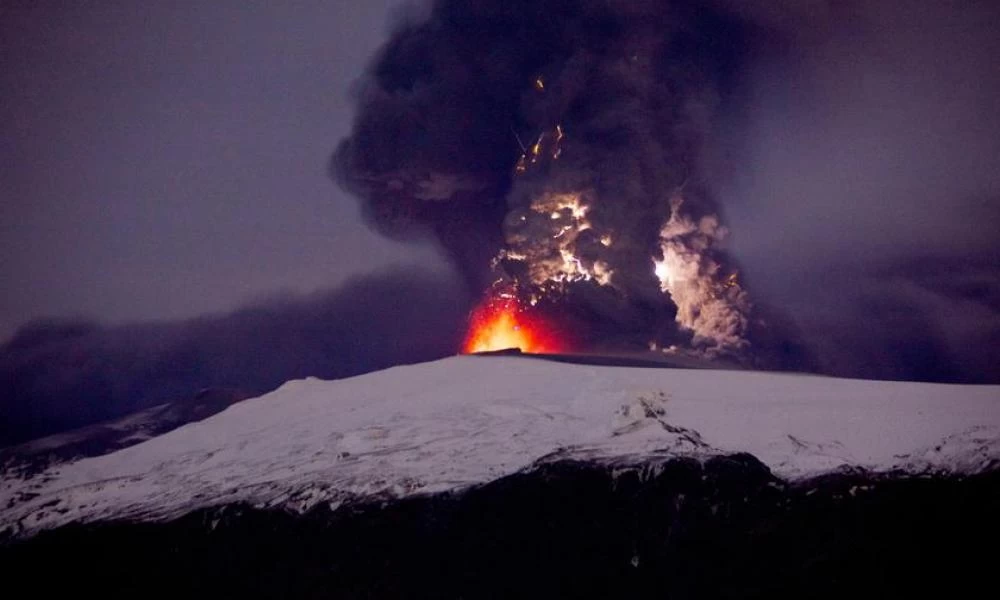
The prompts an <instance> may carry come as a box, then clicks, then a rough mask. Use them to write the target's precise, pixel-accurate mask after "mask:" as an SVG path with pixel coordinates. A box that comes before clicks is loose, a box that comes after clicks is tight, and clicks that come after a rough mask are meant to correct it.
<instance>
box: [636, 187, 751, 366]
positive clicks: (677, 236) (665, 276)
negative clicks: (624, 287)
mask: <svg viewBox="0 0 1000 600" xmlns="http://www.w3.org/2000/svg"><path fill="white" fill-rule="evenodd" d="M683 204H684V200H683V198H681V197H680V196H676V197H674V198H673V199H672V200H671V202H670V219H669V220H668V221H667V222H666V224H664V226H663V229H662V230H660V248H661V250H662V253H663V256H662V258H659V259H653V265H654V267H653V272H654V273H655V275H656V278H657V279H658V280H659V281H660V289H661V290H663V291H664V292H666V293H667V294H669V295H670V298H671V299H672V300H673V302H674V304H676V305H677V323H678V324H680V326H681V327H684V328H686V329H689V330H691V331H693V332H694V340H693V341H694V344H695V345H696V346H699V347H705V348H706V349H707V350H708V351H709V352H710V353H712V352H718V351H729V352H738V351H740V350H742V349H743V348H744V347H745V346H746V345H747V341H746V338H745V336H746V332H747V327H748V324H749V323H748V319H747V313H748V312H749V308H750V306H749V302H748V300H747V294H746V292H745V291H743V288H741V287H740V284H739V281H738V279H737V275H736V273H735V272H733V273H729V274H726V273H725V272H724V271H723V268H722V265H720V264H719V263H718V262H716V261H715V260H714V259H713V258H712V256H711V251H712V249H713V247H714V246H715V245H716V244H718V243H719V242H721V241H723V240H724V239H725V237H726V235H727V233H728V231H727V230H726V228H725V227H722V226H721V225H719V219H718V217H716V216H715V215H707V216H704V217H702V218H701V219H700V220H699V221H698V222H697V223H696V222H694V221H693V220H692V219H691V218H690V217H687V216H685V215H683V214H682V213H681V212H680V209H681V207H682V206H683Z"/></svg>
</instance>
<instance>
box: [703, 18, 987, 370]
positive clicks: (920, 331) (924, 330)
mask: <svg viewBox="0 0 1000 600" xmlns="http://www.w3.org/2000/svg"><path fill="white" fill-rule="evenodd" d="M832 6H833V7H834V9H831V10H829V11H827V12H826V15H825V17H824V19H823V20H822V23H823V25H822V27H820V28H815V29H812V30H809V32H808V35H804V36H801V37H800V38H799V39H798V40H797V41H796V43H795V44H794V45H792V46H791V47H789V48H786V52H785V53H784V54H783V55H780V56H778V55H775V54H770V55H768V56H766V57H762V58H763V59H762V60H757V61H755V62H753V63H752V64H751V65H750V69H749V70H748V71H747V73H746V77H745V82H746V84H745V88H744V93H743V98H742V99H741V100H740V101H739V102H738V103H735V104H734V105H733V106H732V107H731V109H732V110H731V111H730V112H729V114H728V115H727V119H726V120H724V121H723V122H724V123H725V124H726V127H724V128H720V129H718V130H717V131H716V136H715V139H714V140H713V142H712V147H713V149H714V151H715V153H716V154H715V159H717V160H718V162H717V167H718V169H717V171H716V172H715V175H714V179H715V181H716V182H717V191H718V198H719V200H720V202H721V203H723V204H724V205H725V207H726V209H727V211H726V214H727V217H728V219H729V222H730V224H731V226H732V230H733V232H734V252H735V254H736V255H737V256H738V257H739V258H740V260H741V262H742V264H743V266H744V267H745V273H746V275H747V281H748V282H749V283H750V284H751V285H752V291H753V298H754V299H755V300H757V301H762V300H764V301H768V302H770V303H773V304H775V305H777V306H781V307H782V308H783V309H784V310H786V311H788V313H789V314H790V315H791V317H792V318H793V319H794V320H795V321H796V322H798V323H799V324H800V325H801V330H802V332H803V334H804V335H805V336H806V338H807V342H808V343H809V345H810V346H811V347H813V348H814V349H815V350H816V354H817V356H818V358H819V359H820V361H821V363H822V365H823V368H824V370H826V371H827V372H831V373H835V374H839V375H848V376H858V377H882V378H897V379H919V380H938V381H969V382H971V381H976V382H984V381H991V382H1000V373H998V372H997V369H996V367H995V366H993V363H995V361H993V360H992V359H991V358H990V357H991V356H995V355H996V354H997V352H998V351H1000V340H998V335H997V323H998V321H1000V308H998V306H997V303H996V294H997V289H998V287H1000V266H998V265H1000V235H998V233H997V232H998V231H1000V170H998V169H997V165H998V164H1000V162H998V161H1000V112H998V111H996V109H995V106H996V100H997V98H1000V71H998V70H997V65H998V64H1000V37H998V36H997V31H1000V5H998V4H997V3H995V2H988V1H979V0H972V1H969V2H949V1H946V0H917V1H909V2H904V1H895V0H893V1H886V2H845V3H838V4H836V5H832Z"/></svg>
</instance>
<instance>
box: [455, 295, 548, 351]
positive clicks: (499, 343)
mask: <svg viewBox="0 0 1000 600" xmlns="http://www.w3.org/2000/svg"><path fill="white" fill-rule="evenodd" d="M564 346H565V344H563V343H561V342H560V340H559V339H558V338H557V336H556V335H555V333H554V332H553V331H552V328H551V327H550V326H549V325H548V324H547V323H546V322H544V321H543V320H542V319H540V318H539V317H537V316H535V315H532V314H529V312H528V311H527V310H525V308H524V307H522V306H521V303H520V302H519V301H518V299H517V298H516V297H514V296H510V297H506V295H505V296H504V297H488V298H486V299H485V300H484V301H483V303H482V304H480V305H479V306H478V307H476V309H475V310H473V311H472V314H471V315H470V317H469V331H468V333H467V334H466V337H465V342H464V343H463V344H462V353H464V354H472V353H475V352H492V351H495V350H507V349H511V348H517V349H518V350H520V351H521V352H526V353H529V354H539V353H545V352H560V351H562V350H564Z"/></svg>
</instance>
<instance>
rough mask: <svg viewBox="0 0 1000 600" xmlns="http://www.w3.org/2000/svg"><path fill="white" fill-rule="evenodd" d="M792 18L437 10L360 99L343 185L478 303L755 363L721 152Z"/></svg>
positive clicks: (570, 5) (522, 8)
mask: <svg viewBox="0 0 1000 600" xmlns="http://www.w3.org/2000/svg"><path fill="white" fill-rule="evenodd" d="M807 5H808V6H807V8H810V9H815V8H816V7H818V6H821V5H819V4H808V3H807ZM800 6H801V5H800ZM794 7H795V5H794V4H793V3H784V2H781V3H776V4H773V5H772V6H771V7H770V8H769V9H767V10H762V9H748V8H746V7H744V6H743V5H742V3H736V2H723V1H682V0H677V1H667V2H665V1H659V0H647V1H642V0H640V1H634V2H607V1H605V0H573V1H567V0H511V1H504V2H498V1H488V0H471V1H466V0H463V1H453V0H439V1H437V2H434V3H433V4H432V5H430V6H429V7H428V10H427V11H424V12H423V13H422V14H421V16H420V17H419V18H411V19H409V20H406V21H404V22H402V23H401V24H399V26H398V27H397V29H396V31H395V34H394V35H393V36H392V38H391V39H390V41H389V42H388V43H387V45H386V46H385V47H384V48H383V49H382V51H381V52H380V54H379V55H378V56H377V57H376V58H375V60H374V62H373V63H372V65H371V67H370V69H369V71H368V73H367V74H366V75H365V76H364V77H363V78H362V79H361V81H360V82H359V83H358V86H357V89H356V98H357V104H358V113H357V117H356V121H355V123H354V128H353V131H352V133H351V135H350V137H349V138H347V139H345V140H344V141H343V142H342V143H341V144H340V146H339V147H338V148H337V151H336V152H335V155H334V159H333V171H334V174H335V177H336V178H337V179H338V180H339V182H340V183H341V184H342V185H343V186H344V187H345V188H346V189H348V190H350V191H351V192H353V193H354V194H355V195H356V196H358V197H359V198H360V199H361V205H362V208H363V211H364V213H365V214H366V215H367V217H368V218H369V219H370V221H371V222H372V223H373V225H374V226H375V227H376V228H377V229H378V230H380V231H382V232H383V233H386V234H387V235H390V236H394V237H407V236H418V235H422V234H423V233H424V232H427V231H429V232H431V233H432V234H433V235H435V236H436V237H437V238H438V239H439V240H440V242H441V244H442V245H443V246H444V248H445V249H446V250H447V251H448V252H449V254H450V256H451V258H452V261H453V262H454V264H455V265H456V266H457V267H458V268H459V269H460V270H461V272H462V273H463V275H464V277H465V280H466V281H467V284H468V285H469V287H470V289H471V290H484V289H492V290H493V291H494V292H496V291H497V290H502V293H506V294H515V295H517V296H518V297H520V298H521V299H522V300H523V301H525V302H527V303H530V304H531V305H537V306H538V307H539V310H549V311H552V312H553V313H556V312H558V313H561V314H566V315H573V316H574V318H576V319H577V320H578V322H580V323H583V324H584V325H583V329H584V330H586V329H588V328H590V329H592V330H593V331H605V334H607V335H606V339H610V338H615V337H616V336H617V337H618V338H624V339H623V340H622V341H623V342H625V343H627V344H631V345H642V346H645V345H646V344H648V343H653V344H655V345H663V346H669V345H674V344H681V345H684V346H688V347H693V348H696V349H699V350H700V351H702V352H704V353H706V354H707V355H710V356H713V355H720V354H726V355H731V356H741V355H744V354H746V352H747V350H748V347H749V337H750V334H751V329H752V317H751V303H750V300H749V297H748V295H747V293H746V292H745V291H744V290H743V288H742V284H741V282H740V280H739V275H738V269H737V267H736V265H735V264H734V263H733V261H732V260H731V259H730V258H729V257H728V256H727V254H726V252H725V242H726V238H727V234H728V230H727V229H726V228H725V227H724V226H723V225H722V217H721V213H720V209H719V207H718V206H717V204H716V202H715V200H714V199H713V196H712V192H711V186H710V185H709V182H708V181H707V180H706V170H705V167H704V161H705V153H706V149H705V143H706V139H707V138H708V137H709V136H710V134H711V132H712V128H713V127H714V124H715V116H716V114H717V113H718V112H719V109H720V107H721V106H723V105H724V104H725V103H726V102H727V101H729V99H730V98H731V96H732V95H733V94H734V93H735V92H736V91H737V90H738V88H739V85H740V74H741V72H742V71H741V69H742V65H743V63H744V62H745V61H746V60H747V57H748V56H749V55H750V54H751V50H752V49H753V48H755V47H757V46H758V45H759V43H760V40H765V39H766V40H770V41H771V42H774V41H775V40H779V41H780V39H782V37H783V36H787V35H788V31H789V30H791V29H793V28H791V27H790V26H789V23H790V22H798V21H799V20H801V19H805V18H809V17H810V15H809V14H808V12H809V11H805V12H803V10H801V8H794ZM608 321H611V322H612V325H611V326H610V327H609V326H608ZM615 324H619V325H620V326H619V327H616V326H615ZM608 329H610V331H606V330H608ZM580 336H581V337H583V338H587V337H588V335H587V333H582V334H580ZM590 341H592V342H593V341H595V340H590Z"/></svg>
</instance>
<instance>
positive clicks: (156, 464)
mask: <svg viewBox="0 0 1000 600" xmlns="http://www.w3.org/2000/svg"><path fill="white" fill-rule="evenodd" d="M733 452H749V453H751V454H753V455H754V456H756V457H757V458H759V459H760V460H761V461H763V462H764V463H765V464H767V465H768V466H769V467H770V468H771V469H772V471H773V472H774V473H775V474H777V475H779V476H781V477H784V478H788V479H795V478H802V477H807V476H812V475H816V474H820V473H823V472H826V471H830V470H834V469H837V468H839V467H843V466H847V465H849V466H857V467H861V468H865V469H870V470H876V471H891V470H904V471H908V472H928V471H931V472H939V471H942V472H957V473H971V472H979V471H983V470H987V469H993V468H995V467H996V466H997V465H1000V387H998V386H955V385H936V384H916V383H898V382H876V381H859V380H844V379H834V378H826V377H815V376H807V375H786V374H774V373H762V372H744V371H711V370H686V369H650V368H625V367H602V366H590V365H586V366H584V365H572V364H561V363H555V362H548V361H542V360H533V359H529V358H517V357H454V358H449V359H445V360H441V361H437V362H433V363H426V364H420V365H415V366H407V367H397V368H393V369H389V370H386V371H381V372H377V373H371V374H368V375H363V376H360V377H355V378H351V379H345V380H339V381H320V380H316V379H307V380H301V381H292V382H289V383H287V384H285V385H284V386H282V387H281V388H279V389H278V390H276V391H274V392H272V393H270V394H266V395H264V396H261V397H259V398H254V399H250V400H246V401H244V402H241V403H239V404H236V405H233V406H231V407H230V408H228V409H226V410H225V411H223V412H221V413H219V414H217V415H214V416H212V417H210V418H208V419H205V420H204V421H200V422H197V423H191V424H188V425H185V426H183V427H181V428H179V429H176V430H174V431H171V432H169V433H166V434H164V435H161V436H159V437H156V438H153V439H150V440H148V441H146V442H143V443H141V444H138V445H136V446H132V447H129V448H125V449H122V450H119V451H117V452H114V453H112V454H108V455H106V456H100V457H94V458H87V459H82V460H79V461H76V462H72V463H68V464H63V465H59V466H56V467H54V468H51V469H49V470H47V471H45V472H43V473H41V474H39V475H37V476H35V477H32V478H21V477H17V476H7V477H6V478H5V479H3V480H0V531H2V532H4V533H6V534H7V535H15V536H19V535H26V534H30V533H32V532H35V531H38V530H40V529H47V528H52V527H57V526H60V525H63V524H66V523H69V522H73V521H85V522H89V521H96V520H106V519H165V518H169V517H173V516H177V515H180V514H183V513H186V512H188V511H191V510H194V509H197V508H202V507H207V506H214V505H221V504H229V503H233V502H246V503H250V504H253V505H256V506H262V507H283V508H288V509H291V510H306V509H309V508H311V507H313V506H316V505H317V504H320V503H329V504H330V505H332V506H336V505H338V504H339V503H341V502H343V501H345V500H352V499H358V498H366V497H372V496H375V497H392V496H405V495H410V494H415V493H430V492H437V491H443V490H449V489H454V488H461V487H464V486H469V485H473V484H478V483H482V482H486V481H490V480H494V479H496V478H498V477H500V476H503V475H506V474H509V473H512V472H515V471H517V470H520V469H523V468H525V467H526V466H528V465H531V464H532V463H534V462H536V461H538V460H539V459H543V460H544V459H545V457H549V458H550V459H551V457H560V458H561V457H572V458H583V459H595V460H604V461H607V460H617V461H621V462H623V463H632V464H636V463H639V462H642V461H643V457H651V456H660V457H662V456H676V455H688V456H703V457H704V456H711V455H717V454H729V453H733Z"/></svg>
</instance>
